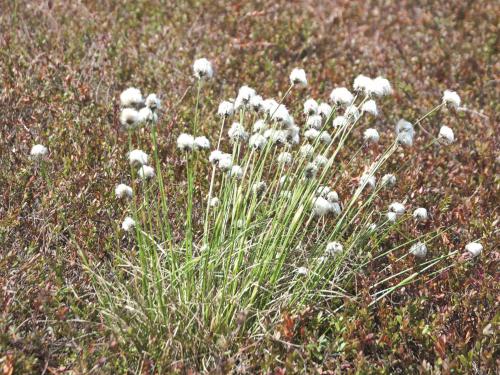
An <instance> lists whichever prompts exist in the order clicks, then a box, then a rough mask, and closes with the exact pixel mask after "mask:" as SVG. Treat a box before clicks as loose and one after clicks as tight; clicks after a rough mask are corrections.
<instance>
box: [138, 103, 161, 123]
mask: <svg viewBox="0 0 500 375" xmlns="http://www.w3.org/2000/svg"><path fill="white" fill-rule="evenodd" d="M148 122H149V123H153V124H155V123H156V122H158V115H157V114H156V113H155V112H153V111H152V110H151V108H149V107H143V108H141V109H140V110H139V124H144V123H148Z"/></svg>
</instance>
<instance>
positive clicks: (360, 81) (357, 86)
mask: <svg viewBox="0 0 500 375" xmlns="http://www.w3.org/2000/svg"><path fill="white" fill-rule="evenodd" d="M371 85H372V79H371V78H370V77H367V76H365V75H363V74H360V75H358V76H357V77H356V78H355V79H354V83H353V88H354V91H357V92H362V91H363V92H365V93H366V94H369V90H370V88H371Z"/></svg>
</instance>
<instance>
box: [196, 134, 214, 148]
mask: <svg viewBox="0 0 500 375" xmlns="http://www.w3.org/2000/svg"><path fill="white" fill-rule="evenodd" d="M194 148H195V149H196V150H208V149H209V148H210V141H209V140H208V138H207V137H205V136H201V137H196V138H195V139H194Z"/></svg>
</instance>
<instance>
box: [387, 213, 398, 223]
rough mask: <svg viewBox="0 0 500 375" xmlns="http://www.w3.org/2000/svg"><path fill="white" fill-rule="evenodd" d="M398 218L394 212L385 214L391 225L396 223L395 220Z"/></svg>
mask: <svg viewBox="0 0 500 375" xmlns="http://www.w3.org/2000/svg"><path fill="white" fill-rule="evenodd" d="M397 218H398V215H397V214H396V213H395V212H390V211H389V212H388V213H387V220H388V221H389V222H391V223H394V222H396V219H397Z"/></svg>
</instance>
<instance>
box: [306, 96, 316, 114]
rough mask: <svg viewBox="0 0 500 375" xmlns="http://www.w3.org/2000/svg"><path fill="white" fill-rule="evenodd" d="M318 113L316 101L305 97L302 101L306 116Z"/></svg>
mask: <svg viewBox="0 0 500 375" xmlns="http://www.w3.org/2000/svg"><path fill="white" fill-rule="evenodd" d="M316 113H318V102H317V101H316V100H314V99H312V98H310V99H307V100H306V101H305V102H304V114H305V115H306V116H312V115H315V114H316Z"/></svg>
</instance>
